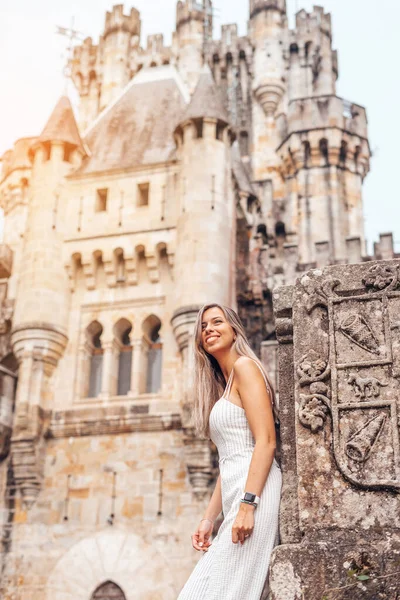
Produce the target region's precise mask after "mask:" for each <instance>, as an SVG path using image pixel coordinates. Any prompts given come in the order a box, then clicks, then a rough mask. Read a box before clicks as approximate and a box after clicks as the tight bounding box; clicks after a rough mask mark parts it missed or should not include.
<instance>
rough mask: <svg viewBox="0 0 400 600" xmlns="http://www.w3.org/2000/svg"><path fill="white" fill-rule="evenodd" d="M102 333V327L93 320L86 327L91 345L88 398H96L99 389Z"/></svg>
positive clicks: (101, 369)
mask: <svg viewBox="0 0 400 600" xmlns="http://www.w3.org/2000/svg"><path fill="white" fill-rule="evenodd" d="M102 333H103V328H102V326H101V325H100V323H98V322H97V321H94V322H93V323H92V324H91V325H89V327H88V328H87V334H88V339H89V341H90V342H91V346H92V348H91V357H90V372H89V390H88V396H89V398H96V397H97V396H98V395H99V394H100V391H101V379H102V371H103V348H102V345H101V335H102Z"/></svg>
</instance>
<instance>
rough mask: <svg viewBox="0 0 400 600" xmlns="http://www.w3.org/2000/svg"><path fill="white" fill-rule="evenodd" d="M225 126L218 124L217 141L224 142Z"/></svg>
mask: <svg viewBox="0 0 400 600" xmlns="http://www.w3.org/2000/svg"><path fill="white" fill-rule="evenodd" d="M224 129H225V125H224V124H223V123H218V124H217V140H220V141H222V140H223V137H224Z"/></svg>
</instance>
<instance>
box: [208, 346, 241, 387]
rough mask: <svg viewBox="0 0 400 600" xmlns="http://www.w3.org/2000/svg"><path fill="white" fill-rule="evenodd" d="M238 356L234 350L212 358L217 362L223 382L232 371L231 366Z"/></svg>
mask: <svg viewBox="0 0 400 600" xmlns="http://www.w3.org/2000/svg"><path fill="white" fill-rule="evenodd" d="M239 356H240V354H238V353H237V352H236V350H232V349H230V350H228V351H227V352H224V354H220V355H218V356H215V357H214V358H215V359H216V360H217V361H218V364H219V367H220V369H221V371H222V374H223V376H224V377H225V381H228V378H229V375H230V374H231V371H232V369H233V365H234V364H235V362H236V361H237V359H238V358H239Z"/></svg>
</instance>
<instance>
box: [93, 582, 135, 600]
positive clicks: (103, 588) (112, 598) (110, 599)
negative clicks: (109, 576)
mask: <svg viewBox="0 0 400 600" xmlns="http://www.w3.org/2000/svg"><path fill="white" fill-rule="evenodd" d="M91 600H126V597H125V594H124V592H123V591H122V590H121V588H120V587H119V585H117V584H116V583H113V582H112V581H106V582H105V583H103V584H102V585H100V586H99V587H98V588H97V589H96V591H95V592H94V593H93V595H92V598H91Z"/></svg>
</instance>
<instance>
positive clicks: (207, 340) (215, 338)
mask: <svg viewBox="0 0 400 600" xmlns="http://www.w3.org/2000/svg"><path fill="white" fill-rule="evenodd" d="M218 338H219V336H218V335H209V336H208V337H207V338H206V344H210V343H212V342H214V341H215V340H217V339H218Z"/></svg>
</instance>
